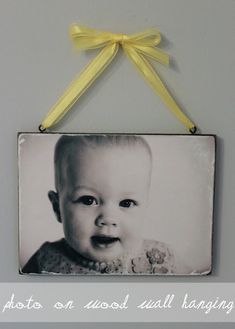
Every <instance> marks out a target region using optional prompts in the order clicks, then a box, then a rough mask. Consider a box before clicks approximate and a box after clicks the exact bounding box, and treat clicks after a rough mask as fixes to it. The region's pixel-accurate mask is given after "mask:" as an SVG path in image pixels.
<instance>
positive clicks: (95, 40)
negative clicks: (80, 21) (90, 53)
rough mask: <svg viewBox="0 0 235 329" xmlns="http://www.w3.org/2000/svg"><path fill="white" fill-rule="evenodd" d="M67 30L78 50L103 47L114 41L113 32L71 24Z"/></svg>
mask: <svg viewBox="0 0 235 329" xmlns="http://www.w3.org/2000/svg"><path fill="white" fill-rule="evenodd" d="M69 32H70V36H71V38H72V40H73V42H74V44H75V46H76V47H77V48H78V49H80V50H86V49H95V48H101V47H105V46H106V45H108V44H111V43H112V42H113V41H114V40H113V33H111V32H105V31H99V30H95V29H91V28H89V27H86V26H84V25H77V24H73V25H72V26H71V27H70V31H69Z"/></svg>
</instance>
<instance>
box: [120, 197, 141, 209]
mask: <svg viewBox="0 0 235 329" xmlns="http://www.w3.org/2000/svg"><path fill="white" fill-rule="evenodd" d="M119 206H120V207H123V208H131V207H135V206H137V202H136V201H135V200H131V199H125V200H122V201H120V203H119Z"/></svg>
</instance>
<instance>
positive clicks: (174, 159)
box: [18, 133, 215, 275]
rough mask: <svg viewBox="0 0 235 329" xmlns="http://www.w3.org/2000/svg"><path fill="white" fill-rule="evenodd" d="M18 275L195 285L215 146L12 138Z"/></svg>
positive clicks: (206, 267) (182, 141)
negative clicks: (182, 278)
mask: <svg viewBox="0 0 235 329" xmlns="http://www.w3.org/2000/svg"><path fill="white" fill-rule="evenodd" d="M18 154H19V267H20V273H22V274H63V275H65V274H70V275H78V274H79V275H100V274H110V275H202V274H209V273H210V272H211V266H212V259H211V254H212V222H213V196H214V170H215V137H214V136H203V135H198V136H196V135H195V136H191V135H139V134H133V135H131V134H33V133H32V134H30V133H22V134H19V137H18Z"/></svg>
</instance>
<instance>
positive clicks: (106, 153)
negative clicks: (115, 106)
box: [59, 146, 151, 262]
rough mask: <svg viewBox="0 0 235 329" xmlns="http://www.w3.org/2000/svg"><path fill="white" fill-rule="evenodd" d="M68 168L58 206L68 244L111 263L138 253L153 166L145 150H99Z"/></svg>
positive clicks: (82, 154)
mask: <svg viewBox="0 0 235 329" xmlns="http://www.w3.org/2000/svg"><path fill="white" fill-rule="evenodd" d="M66 167H67V168H64V169H65V170H66V171H65V177H66V178H65V181H64V183H63V187H62V189H61V191H60V192H59V206H60V214H61V220H62V223H63V227H64V234H65V238H66V240H67V242H68V243H69V244H70V246H71V247H72V248H73V249H75V250H76V251H77V252H78V253H79V254H80V255H82V256H84V257H86V258H88V259H91V260H94V261H98V262H102V261H104V262H107V261H110V260H113V259H115V258H118V257H121V256H123V255H125V254H128V253H132V252H133V251H136V250H138V249H139V247H140V245H141V243H142V239H141V233H142V229H143V224H145V225H146V221H145V216H144V212H145V208H146V202H147V198H148V190H149V182H150V171H151V169H150V168H151V163H150V157H149V155H148V153H147V152H146V150H145V149H144V148H143V147H142V146H98V147H97V148H96V149H93V148H92V149H91V148H89V147H88V148H85V149H83V150H82V151H77V152H75V153H74V154H73V155H72V156H71V157H70V159H69V162H68V163H67V165H66Z"/></svg>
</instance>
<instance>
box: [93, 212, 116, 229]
mask: <svg viewBox="0 0 235 329" xmlns="http://www.w3.org/2000/svg"><path fill="white" fill-rule="evenodd" d="M95 224H96V225H97V226H99V227H102V226H117V220H116V219H115V218H114V217H113V216H112V217H111V216H103V215H101V216H98V217H97V218H96V221H95Z"/></svg>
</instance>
